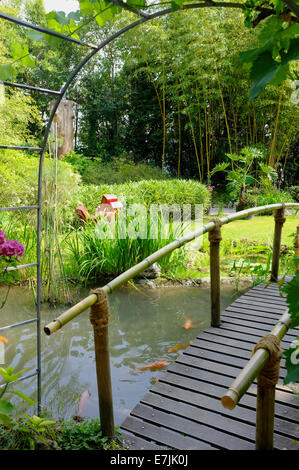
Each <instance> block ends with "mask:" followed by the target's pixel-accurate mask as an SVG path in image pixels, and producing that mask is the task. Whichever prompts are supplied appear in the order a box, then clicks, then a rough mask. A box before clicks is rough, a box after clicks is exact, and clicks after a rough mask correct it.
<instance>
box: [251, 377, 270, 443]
mask: <svg viewBox="0 0 299 470" xmlns="http://www.w3.org/2000/svg"><path fill="white" fill-rule="evenodd" d="M274 413H275V386H273V387H271V388H267V389H264V388H263V387H262V386H261V385H260V384H259V377H258V385H257V397H256V432H255V448H256V450H273V437H274V436H273V434H274Z"/></svg>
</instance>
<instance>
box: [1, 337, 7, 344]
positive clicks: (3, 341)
mask: <svg viewBox="0 0 299 470" xmlns="http://www.w3.org/2000/svg"><path fill="white" fill-rule="evenodd" d="M0 341H2V343H4V344H7V343H8V341H7V339H6V338H4V336H0Z"/></svg>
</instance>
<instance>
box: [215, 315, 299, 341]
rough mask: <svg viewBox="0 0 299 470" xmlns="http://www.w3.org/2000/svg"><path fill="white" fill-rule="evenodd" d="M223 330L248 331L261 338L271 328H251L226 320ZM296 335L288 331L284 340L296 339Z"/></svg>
mask: <svg viewBox="0 0 299 470" xmlns="http://www.w3.org/2000/svg"><path fill="white" fill-rule="evenodd" d="M221 330H229V331H231V330H233V331H235V332H240V333H246V334H247V335H254V336H257V337H258V338H259V339H260V338H262V337H263V336H264V335H266V334H267V332H269V330H265V329H262V328H251V327H247V326H242V325H239V324H238V323H237V322H228V321H225V320H224V321H223V322H222V323H221ZM296 336H297V335H296V334H295V333H294V334H293V333H287V334H286V335H284V337H283V339H284V341H293V340H294V339H296ZM259 339H258V341H259Z"/></svg>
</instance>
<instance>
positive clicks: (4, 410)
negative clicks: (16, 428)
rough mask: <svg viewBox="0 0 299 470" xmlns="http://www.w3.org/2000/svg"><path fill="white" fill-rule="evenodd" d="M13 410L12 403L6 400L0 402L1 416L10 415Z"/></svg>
mask: <svg viewBox="0 0 299 470" xmlns="http://www.w3.org/2000/svg"><path fill="white" fill-rule="evenodd" d="M13 409H14V406H13V404H12V403H10V402H9V401H6V400H0V414H1V415H9V414H10V413H11V412H12V410H13Z"/></svg>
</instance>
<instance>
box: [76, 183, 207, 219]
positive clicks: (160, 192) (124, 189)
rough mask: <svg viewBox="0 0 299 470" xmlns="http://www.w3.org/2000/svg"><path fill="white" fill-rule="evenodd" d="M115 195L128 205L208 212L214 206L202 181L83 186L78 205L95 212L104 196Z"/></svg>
mask: <svg viewBox="0 0 299 470" xmlns="http://www.w3.org/2000/svg"><path fill="white" fill-rule="evenodd" d="M109 193H112V194H115V195H117V196H118V197H119V198H120V197H121V196H122V197H125V198H126V202H127V203H128V204H133V203H139V204H145V205H146V206H147V207H149V206H150V204H168V205H171V204H179V205H180V207H182V206H183V204H191V205H194V204H203V207H204V210H206V209H207V208H208V207H209V206H210V197H211V196H210V192H209V190H208V189H207V188H206V187H205V186H204V185H203V184H201V183H199V182H198V181H193V180H182V179H169V180H148V181H147V180H143V181H137V182H130V183H125V184H121V185H116V184H115V185H108V184H103V185H100V186H94V185H88V186H81V187H80V189H79V191H78V192H77V193H76V201H77V202H76V203H77V204H79V203H81V204H83V205H84V206H86V207H87V209H88V210H89V211H90V212H91V213H94V210H95V208H96V207H97V206H98V205H99V204H100V203H101V200H102V195H103V194H109Z"/></svg>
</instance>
